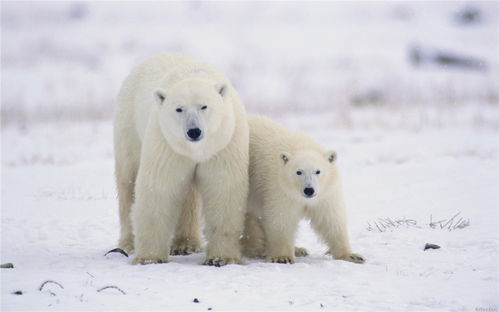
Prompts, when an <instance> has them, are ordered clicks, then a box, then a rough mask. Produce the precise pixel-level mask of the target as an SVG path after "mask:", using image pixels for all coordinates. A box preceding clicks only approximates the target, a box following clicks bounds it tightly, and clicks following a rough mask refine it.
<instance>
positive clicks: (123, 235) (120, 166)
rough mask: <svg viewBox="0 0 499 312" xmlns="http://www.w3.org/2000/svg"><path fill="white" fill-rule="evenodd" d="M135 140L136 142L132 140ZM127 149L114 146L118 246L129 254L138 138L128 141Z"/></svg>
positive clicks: (138, 150)
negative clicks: (117, 203)
mask: <svg viewBox="0 0 499 312" xmlns="http://www.w3.org/2000/svg"><path fill="white" fill-rule="evenodd" d="M120 136H121V133H120V134H118V138H117V144H116V145H117V146H119V145H120V144H123V142H120V140H119V139H120V138H119V137H120ZM133 141H136V142H133ZM127 145H128V146H127V151H123V150H121V149H120V148H115V153H116V156H115V175H116V186H117V191H118V202H119V217H120V238H119V241H118V247H119V248H121V249H122V250H124V251H125V252H126V253H128V254H130V253H131V252H133V250H134V245H133V240H134V237H133V229H132V222H131V217H130V213H131V207H132V204H133V202H134V200H135V180H136V178H137V171H138V167H139V153H140V144H139V143H138V140H133V139H131V141H129V142H128V144H127Z"/></svg>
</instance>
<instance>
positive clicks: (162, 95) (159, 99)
mask: <svg viewBox="0 0 499 312" xmlns="http://www.w3.org/2000/svg"><path fill="white" fill-rule="evenodd" d="M154 99H155V100H156V103H158V104H159V105H162V104H163V102H164V101H165V99H166V92H165V90H163V89H156V91H154Z"/></svg>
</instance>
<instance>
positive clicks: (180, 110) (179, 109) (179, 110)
mask: <svg viewBox="0 0 499 312" xmlns="http://www.w3.org/2000/svg"><path fill="white" fill-rule="evenodd" d="M175 111H176V112H177V113H181V112H183V111H184V110H183V109H181V108H180V107H179V108H177V109H176V110H175Z"/></svg>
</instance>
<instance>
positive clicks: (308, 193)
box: [303, 187, 315, 197]
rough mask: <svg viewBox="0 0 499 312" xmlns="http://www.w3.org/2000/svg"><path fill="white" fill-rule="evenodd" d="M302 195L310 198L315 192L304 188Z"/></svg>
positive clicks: (309, 188)
mask: <svg viewBox="0 0 499 312" xmlns="http://www.w3.org/2000/svg"><path fill="white" fill-rule="evenodd" d="M303 193H305V195H307V197H312V196H313V195H314V193H315V190H314V189H313V188H311V187H306V188H305V189H304V190H303Z"/></svg>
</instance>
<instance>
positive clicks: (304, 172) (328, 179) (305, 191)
mask: <svg viewBox="0 0 499 312" xmlns="http://www.w3.org/2000/svg"><path fill="white" fill-rule="evenodd" d="M336 157H337V156H336V152H335V151H328V152H326V153H325V154H320V153H319V152H316V151H298V152H296V153H294V154H290V153H287V152H282V153H280V155H279V162H280V165H279V184H280V186H281V188H282V189H283V191H284V192H285V193H286V194H287V195H288V196H290V197H291V198H293V199H295V200H297V201H300V202H303V203H305V204H311V203H314V202H315V201H316V200H320V198H321V197H322V196H323V195H325V194H327V193H328V192H329V191H330V190H331V186H332V185H334V184H335V177H336V175H337V172H336V168H335V164H334V162H335V161H336Z"/></svg>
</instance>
